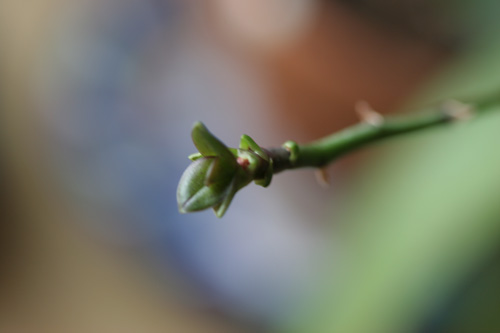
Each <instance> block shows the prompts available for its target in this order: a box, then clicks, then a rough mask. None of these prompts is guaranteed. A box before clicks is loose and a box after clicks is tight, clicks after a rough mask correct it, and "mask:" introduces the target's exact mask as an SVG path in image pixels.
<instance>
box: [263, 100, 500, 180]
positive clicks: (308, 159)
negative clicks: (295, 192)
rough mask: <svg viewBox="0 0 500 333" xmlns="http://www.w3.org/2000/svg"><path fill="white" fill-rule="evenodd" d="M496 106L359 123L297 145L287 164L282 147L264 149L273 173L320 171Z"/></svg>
mask: <svg viewBox="0 0 500 333" xmlns="http://www.w3.org/2000/svg"><path fill="white" fill-rule="evenodd" d="M454 103H458V102H454ZM497 104H500V94H494V95H488V96H485V98H482V99H481V100H479V101H477V102H476V103H471V104H467V105H465V104H464V105H461V107H462V108H464V107H470V112H469V114H468V113H467V112H462V111H463V110H462V111H460V110H457V106H456V105H455V107H451V106H446V105H445V104H443V105H441V106H440V107H437V108H435V109H433V110H430V111H427V112H423V113H419V114H415V115H404V116H398V117H390V118H385V119H384V120H383V121H382V122H381V123H380V124H376V125H373V124H369V123H366V122H361V123H359V124H357V125H354V126H351V127H348V128H346V129H344V130H342V131H340V132H337V133H334V134H332V135H329V136H327V137H324V138H322V139H319V140H317V141H313V142H311V143H308V144H304V145H298V149H297V152H296V158H295V160H294V161H292V160H291V153H290V151H289V150H287V149H286V148H284V147H280V148H272V149H268V150H267V152H268V154H269V156H270V157H271V159H272V160H273V169H274V173H278V172H281V171H283V170H287V169H296V168H303V167H314V168H321V167H324V166H325V165H327V164H329V163H331V162H332V161H334V160H335V159H338V158H339V157H342V156H344V155H346V154H348V153H350V152H352V151H354V150H357V149H359V148H362V147H365V146H367V145H370V144H373V143H376V142H378V141H380V140H383V139H386V138H389V137H393V136H398V135H403V134H407V133H410V132H415V131H419V130H423V129H427V128H431V127H436V126H441V125H446V124H449V123H453V122H455V121H457V120H460V118H461V117H464V116H465V117H468V116H472V115H476V114H479V113H482V112H484V111H486V110H487V109H489V108H490V107H491V106H493V105H497ZM457 111H458V112H457Z"/></svg>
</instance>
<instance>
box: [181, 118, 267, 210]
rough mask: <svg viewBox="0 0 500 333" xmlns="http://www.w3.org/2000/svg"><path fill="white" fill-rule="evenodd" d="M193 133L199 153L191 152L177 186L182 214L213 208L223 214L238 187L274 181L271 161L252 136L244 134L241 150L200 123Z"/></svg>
mask: <svg viewBox="0 0 500 333" xmlns="http://www.w3.org/2000/svg"><path fill="white" fill-rule="evenodd" d="M191 136H192V138H193V142H194V144H195V146H196V148H198V151H199V153H196V154H192V155H190V158H191V160H193V162H192V163H191V165H190V166H188V168H187V169H186V170H185V171H184V173H183V174H182V177H181V179H180V181H179V186H178V187H177V203H178V205H179V211H180V212H181V213H188V212H195V211H200V210H204V209H207V208H210V207H212V208H213V209H214V211H215V215H217V216H218V217H222V216H223V215H224V213H225V212H226V211H227V208H228V207H229V205H230V203H231V201H232V199H233V197H234V195H235V194H236V192H237V191H238V190H239V189H241V188H242V187H244V186H246V185H248V183H250V182H251V181H252V180H255V181H256V183H258V184H260V185H263V186H267V185H268V184H269V182H270V181H271V177H272V161H271V160H270V159H269V157H268V156H267V154H266V153H265V152H264V151H263V150H262V149H261V148H260V147H259V146H258V145H257V144H256V143H255V142H254V141H253V140H252V139H251V138H250V137H248V136H243V137H242V141H241V144H240V149H230V148H228V147H226V145H224V144H223V143H222V142H221V141H219V139H217V138H216V137H215V136H214V135H212V133H210V132H209V131H208V130H207V128H206V127H205V126H204V125H203V124H202V123H200V122H198V123H196V124H195V125H194V126H193V130H192V133H191Z"/></svg>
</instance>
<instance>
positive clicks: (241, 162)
mask: <svg viewBox="0 0 500 333" xmlns="http://www.w3.org/2000/svg"><path fill="white" fill-rule="evenodd" d="M236 162H238V164H239V165H240V166H241V167H242V168H243V169H246V168H248V166H249V165H250V161H249V160H248V159H246V158H243V157H238V158H237V159H236Z"/></svg>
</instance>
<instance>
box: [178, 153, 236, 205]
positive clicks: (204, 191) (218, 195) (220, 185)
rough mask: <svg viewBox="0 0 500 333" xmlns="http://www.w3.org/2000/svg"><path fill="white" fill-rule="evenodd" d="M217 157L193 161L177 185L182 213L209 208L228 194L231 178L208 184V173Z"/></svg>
mask: <svg viewBox="0 0 500 333" xmlns="http://www.w3.org/2000/svg"><path fill="white" fill-rule="evenodd" d="M216 160H217V158H216V157H204V158H201V159H198V160H196V161H194V162H193V163H191V165H190V166H188V168H187V169H186V171H184V173H183V174H182V176H181V180H180V181H179V186H178V187H177V203H178V205H179V211H180V212H181V213H187V212H194V211H199V210H203V209H207V208H210V207H213V206H215V205H217V204H219V203H220V202H221V201H222V200H223V199H224V197H225V196H226V195H227V191H228V187H229V185H230V183H231V181H232V179H231V178H228V179H221V181H220V182H216V183H213V184H210V185H208V186H207V185H206V179H207V174H208V172H209V170H210V169H212V166H213V164H214V163H215V162H216Z"/></svg>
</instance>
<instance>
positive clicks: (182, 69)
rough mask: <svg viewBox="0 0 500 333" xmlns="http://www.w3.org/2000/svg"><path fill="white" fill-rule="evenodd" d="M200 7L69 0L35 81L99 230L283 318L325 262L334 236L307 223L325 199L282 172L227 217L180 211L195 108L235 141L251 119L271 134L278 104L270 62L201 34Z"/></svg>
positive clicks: (208, 291)
mask: <svg viewBox="0 0 500 333" xmlns="http://www.w3.org/2000/svg"><path fill="white" fill-rule="evenodd" d="M190 10H191V9H190V7H189V5H188V4H186V3H182V2H177V1H155V0H149V1H144V0H140V1H139V0H127V1H122V0H120V1H118V0H106V1H101V2H91V3H74V5H73V6H69V7H68V9H67V11H66V12H65V13H64V15H61V20H60V22H55V23H54V34H53V35H52V36H51V38H52V39H51V40H49V41H48V43H49V45H50V47H49V48H47V53H46V54H45V56H44V57H43V58H42V60H41V64H40V68H41V71H40V75H39V82H38V85H37V86H36V89H37V95H38V98H39V100H40V101H42V103H41V105H42V106H41V107H40V117H41V120H42V122H43V125H44V127H45V129H46V131H47V135H48V136H49V140H48V145H47V151H46V153H47V156H50V162H51V166H52V167H53V170H54V174H55V176H56V177H57V179H58V182H59V184H60V185H61V186H63V187H64V188H65V189H66V190H68V192H69V194H70V195H71V196H72V197H73V202H74V204H75V207H74V208H75V209H76V210H77V211H78V212H79V214H80V215H82V216H87V217H89V218H87V219H86V221H92V222H89V223H91V224H92V225H85V226H84V227H85V228H88V230H89V231H90V233H91V234H93V235H94V237H96V238H98V239H101V240H103V241H105V242H110V243H113V244H118V245H119V246H126V247H133V248H140V249H142V250H143V252H144V253H147V255H148V256H150V257H152V258H154V259H153V260H154V261H156V263H157V265H158V267H159V268H160V269H159V271H164V272H165V274H167V275H168V274H170V273H169V272H171V271H172V270H174V271H176V272H177V273H176V274H180V275H181V276H182V278H185V279H187V280H188V281H189V282H188V283H187V285H188V286H191V287H192V288H193V289H191V290H197V292H195V293H194V294H195V295H194V297H195V298H196V299H197V301H196V302H197V303H198V304H201V305H202V306H209V307H211V306H215V307H219V308H221V309H224V310H225V311H227V312H230V313H233V314H234V315H236V316H240V317H245V318H251V319H253V320H255V319H257V320H261V321H266V322H268V321H271V322H272V321H276V320H278V319H279V318H282V317H283V316H287V315H289V314H290V313H292V310H295V304H296V303H297V301H298V299H299V298H300V297H301V296H302V295H303V294H304V293H305V290H306V289H307V288H306V287H307V286H308V285H309V284H310V282H311V278H312V277H313V276H314V271H315V270H316V269H317V264H318V259H317V258H319V257H318V253H320V249H321V248H322V247H323V246H324V245H323V243H322V237H321V236H320V235H319V233H318V232H317V231H315V230H314V229H310V228H306V227H305V226H304V224H303V223H301V221H307V219H308V218H311V216H312V215H311V212H312V211H314V210H315V208H316V206H315V204H314V202H315V201H316V200H315V197H314V195H313V196H310V197H309V200H308V201H309V202H311V203H312V204H311V205H310V206H309V207H308V208H305V209H304V208H301V209H300V210H299V209H298V207H295V208H294V207H293V195H292V196H290V195H289V196H288V197H287V194H286V193H287V192H290V190H291V191H292V192H293V186H292V184H291V182H290V181H289V180H290V179H296V178H297V177H294V178H287V177H283V178H282V179H281V180H276V182H277V183H281V184H282V186H281V187H277V188H276V189H273V190H267V191H266V192H265V193H266V197H265V198H264V197H263V195H262V193H264V192H262V191H263V190H262V189H256V188H252V189H249V190H248V191H246V193H244V194H242V195H241V196H239V198H238V199H237V200H236V201H235V203H234V204H233V207H231V210H230V211H229V213H228V214H227V216H226V217H225V218H224V219H223V220H218V219H216V218H215V216H214V215H213V214H211V212H203V213H198V214H189V215H180V214H179V213H178V211H177V205H176V200H175V192H176V187H177V181H178V179H179V178H180V175H181V173H182V171H183V170H184V168H185V167H186V166H187V164H188V160H187V155H188V154H189V153H190V152H191V151H193V150H194V147H193V145H192V144H191V142H190V138H189V131H190V127H191V125H192V123H193V122H194V121H196V120H204V121H206V123H207V125H208V126H209V127H210V128H211V129H212V130H213V131H214V133H217V134H218V135H221V136H222V137H223V138H224V139H226V138H230V139H231V141H233V142H234V143H235V144H236V143H237V140H238V136H237V135H239V134H241V133H242V131H243V130H245V131H246V130H247V129H254V130H255V131H257V129H258V130H259V131H260V133H258V134H262V136H261V137H263V138H264V139H270V140H273V138H272V137H269V135H267V136H266V134H265V133H266V130H268V129H269V126H272V124H268V125H263V124H259V122H258V119H259V117H260V118H263V117H265V112H267V111H266V110H268V109H269V106H268V104H267V102H266V100H265V97H264V95H265V94H264V93H263V92H262V89H261V87H260V86H259V84H260V83H261V82H260V81H259V78H258V75H255V73H252V69H247V68H245V64H244V63H243V64H242V63H238V60H235V59H234V57H233V58H232V57H231V56H230V55H228V54H227V53H225V52H224V51H223V50H220V49H219V48H218V47H217V45H216V44H211V43H210V41H209V42H207V40H206V39H203V38H198V37H199V36H196V35H195V36H192V35H190V32H189V29H186V27H185V26H186V24H187V23H186V22H187V19H186V16H188V15H190V14H189V12H190ZM259 110H262V111H259ZM258 112H260V116H256V115H255V114H256V113H258ZM221 120H223V121H221ZM266 126H267V128H266ZM299 182H300V177H299ZM318 195H320V193H318ZM284 197H287V198H288V200H291V202H289V203H285V200H284V199H283V198H284ZM320 201H321V200H320ZM306 202H307V201H306ZM238 203H240V204H238ZM314 258H316V259H314ZM195 286H196V288H194V287H195ZM169 288H174V289H175V288H177V287H176V286H169ZM179 288H181V287H179ZM183 288H185V287H183ZM188 289H189V288H188ZM184 292H186V290H184ZM180 294H182V291H180ZM188 294H189V293H188ZM192 294H193V293H192V292H191V294H190V295H189V296H190V297H192V296H193V295H192Z"/></svg>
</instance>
